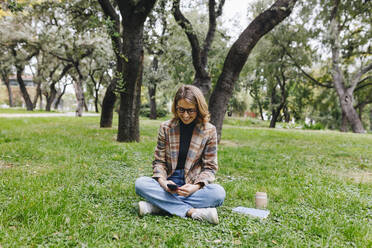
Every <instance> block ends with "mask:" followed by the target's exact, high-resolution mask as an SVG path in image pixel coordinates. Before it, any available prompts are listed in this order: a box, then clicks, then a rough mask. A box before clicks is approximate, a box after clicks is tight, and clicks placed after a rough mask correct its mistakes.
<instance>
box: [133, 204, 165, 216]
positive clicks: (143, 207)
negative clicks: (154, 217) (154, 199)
mask: <svg viewBox="0 0 372 248" xmlns="http://www.w3.org/2000/svg"><path fill="white" fill-rule="evenodd" d="M138 210H139V215H140V216H144V215H145V214H159V213H160V212H161V209H160V208H158V207H156V206H154V205H152V204H151V203H149V202H146V201H140V202H138Z"/></svg>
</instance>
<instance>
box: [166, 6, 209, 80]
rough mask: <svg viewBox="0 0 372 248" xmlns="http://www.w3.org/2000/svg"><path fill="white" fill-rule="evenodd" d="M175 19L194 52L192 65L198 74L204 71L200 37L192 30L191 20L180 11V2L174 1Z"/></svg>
mask: <svg viewBox="0 0 372 248" xmlns="http://www.w3.org/2000/svg"><path fill="white" fill-rule="evenodd" d="M172 12H173V16H174V19H175V20H176V22H177V24H178V25H179V26H180V27H181V28H182V29H183V31H184V32H185V33H186V35H187V38H188V40H189V42H190V45H191V51H192V63H193V65H194V68H195V70H196V73H198V72H200V71H202V70H203V67H202V64H201V58H200V46H199V40H198V37H197V36H196V34H195V31H194V30H193V28H192V25H191V23H190V21H189V20H187V19H186V17H185V16H184V15H183V14H182V12H181V10H180V0H174V1H173V8H172Z"/></svg>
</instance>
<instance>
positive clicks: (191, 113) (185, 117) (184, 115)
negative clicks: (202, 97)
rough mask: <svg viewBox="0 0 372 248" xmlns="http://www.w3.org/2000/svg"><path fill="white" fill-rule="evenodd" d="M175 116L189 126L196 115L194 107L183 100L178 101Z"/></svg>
mask: <svg viewBox="0 0 372 248" xmlns="http://www.w3.org/2000/svg"><path fill="white" fill-rule="evenodd" d="M176 110H177V115H178V117H179V118H180V120H181V121H182V122H183V123H184V124H186V125H187V124H190V123H191V122H193V121H194V120H195V118H196V117H197V115H198V110H197V108H196V105H195V104H193V103H189V102H188V101H186V100H185V99H180V100H179V101H178V102H177V106H176Z"/></svg>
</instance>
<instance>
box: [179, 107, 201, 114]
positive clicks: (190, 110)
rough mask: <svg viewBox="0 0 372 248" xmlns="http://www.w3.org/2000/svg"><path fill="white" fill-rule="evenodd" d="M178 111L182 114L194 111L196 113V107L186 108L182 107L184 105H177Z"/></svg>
mask: <svg viewBox="0 0 372 248" xmlns="http://www.w3.org/2000/svg"><path fill="white" fill-rule="evenodd" d="M176 109H177V111H178V112H180V113H181V114H183V113H185V112H187V113H188V114H189V115H191V114H193V113H196V111H197V110H196V109H194V108H189V109H186V108H182V107H177V108H176Z"/></svg>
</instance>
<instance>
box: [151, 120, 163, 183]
mask: <svg viewBox="0 0 372 248" xmlns="http://www.w3.org/2000/svg"><path fill="white" fill-rule="evenodd" d="M165 146H166V140H165V133H164V127H163V125H161V126H160V128H159V133H158V143H157V145H156V148H155V154H154V157H155V159H154V161H153V162H152V169H153V176H152V177H153V178H159V177H161V178H163V179H165V180H166V179H167V162H166V152H165Z"/></svg>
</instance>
